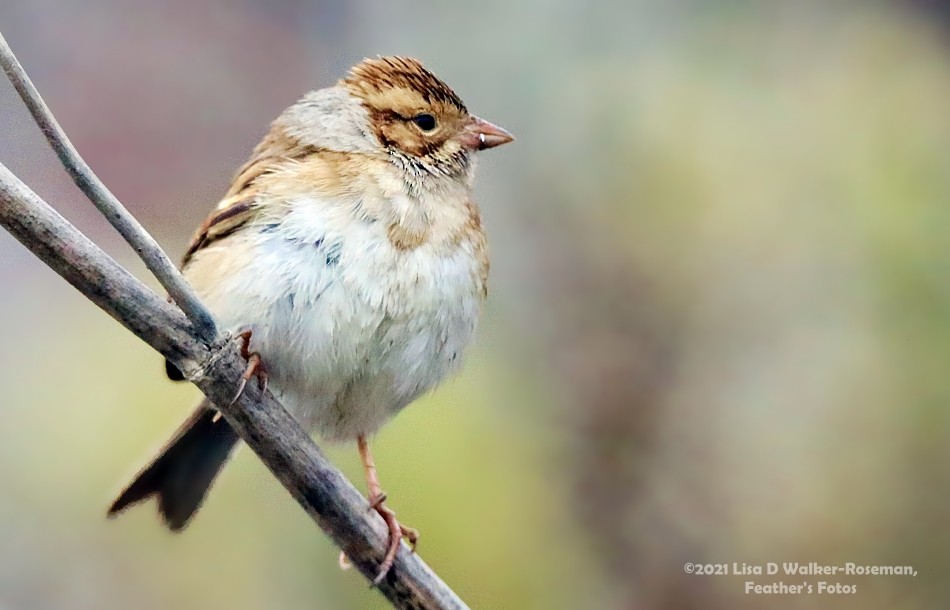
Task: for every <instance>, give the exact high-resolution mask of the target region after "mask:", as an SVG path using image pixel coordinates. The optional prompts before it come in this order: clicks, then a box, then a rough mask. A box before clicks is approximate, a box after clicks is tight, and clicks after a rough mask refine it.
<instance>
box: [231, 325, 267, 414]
mask: <svg viewBox="0 0 950 610" xmlns="http://www.w3.org/2000/svg"><path fill="white" fill-rule="evenodd" d="M234 339H235V340H236V341H238V342H240V344H241V357H242V358H244V359H245V360H247V368H245V369H244V373H242V374H241V383H240V385H238V391H237V393H236V394H235V395H234V398H232V399H231V404H232V405H233V404H234V403H235V402H237V399H238V398H240V397H241V394H243V393H244V388H245V387H247V382H248V381H250V380H251V377H257V387H259V388H260V389H261V392H265V391H266V390H267V371H265V370H264V363H263V362H262V361H261V355H260V353H258V352H252V351H250V345H251V331H250V330H245V331H244V332H241V333H238V334H237V335H236V336H235V337H234Z"/></svg>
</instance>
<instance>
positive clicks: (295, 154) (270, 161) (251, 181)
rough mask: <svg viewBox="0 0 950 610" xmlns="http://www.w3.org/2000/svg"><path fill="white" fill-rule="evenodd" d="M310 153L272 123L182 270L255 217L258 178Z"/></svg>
mask: <svg viewBox="0 0 950 610" xmlns="http://www.w3.org/2000/svg"><path fill="white" fill-rule="evenodd" d="M313 152H314V149H313V147H311V146H307V145H304V144H301V143H300V142H299V141H298V140H297V139H296V138H294V137H292V136H290V135H289V134H287V133H286V132H285V131H284V130H283V129H282V128H281V127H280V126H279V125H278V124H277V123H275V124H274V125H273V126H272V127H271V130H270V132H269V133H268V134H267V135H266V136H265V137H264V139H263V140H262V141H261V142H260V144H258V145H257V146H256V147H255V148H254V152H253V154H252V155H251V158H250V160H249V161H248V162H247V163H245V164H244V165H243V166H242V167H241V169H239V170H238V172H237V174H236V175H235V177H234V180H233V181H232V182H231V188H229V189H228V192H227V193H226V194H225V197H224V199H222V200H221V202H220V203H219V204H218V206H217V207H216V208H215V210H214V211H213V212H212V213H211V214H210V215H209V216H208V218H206V219H205V221H204V222H203V223H201V226H200V227H198V231H197V232H196V233H195V234H194V236H192V238H191V242H190V243H189V244H188V248H187V249H186V250H185V255H184V257H183V258H182V263H181V264H182V267H184V266H185V265H187V264H188V261H189V260H191V257H192V256H194V254H195V252H197V251H199V250H201V249H202V248H205V247H206V246H208V245H209V244H211V243H214V242H215V241H217V240H219V239H221V238H223V237H226V236H228V235H230V234H231V233H233V232H234V231H236V230H237V229H239V228H240V227H241V226H243V225H244V224H246V223H247V222H249V221H250V220H253V219H254V218H255V217H256V216H257V214H258V212H259V208H258V206H257V205H256V203H257V195H258V192H259V188H258V184H257V183H258V179H259V178H260V177H261V176H264V175H266V174H268V173H270V172H273V171H275V170H277V169H279V168H281V167H283V166H285V165H286V164H287V163H292V162H295V161H298V160H299V159H301V158H303V157H306V156H307V155H309V154H311V153H313Z"/></svg>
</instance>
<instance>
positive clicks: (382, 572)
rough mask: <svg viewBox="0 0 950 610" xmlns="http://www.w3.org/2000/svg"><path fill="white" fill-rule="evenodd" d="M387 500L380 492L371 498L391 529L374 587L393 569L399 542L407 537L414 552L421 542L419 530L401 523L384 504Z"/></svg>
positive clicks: (373, 506)
mask: <svg viewBox="0 0 950 610" xmlns="http://www.w3.org/2000/svg"><path fill="white" fill-rule="evenodd" d="M385 501H386V494H384V493H380V494H379V495H377V496H375V497H371V498H370V499H369V504H370V507H371V508H372V509H373V510H375V511H376V512H377V513H378V514H379V516H380V517H382V518H383V521H384V522H385V523H386V528H387V529H388V530H389V548H388V549H387V551H386V556H385V557H384V558H383V562H382V563H381V564H380V565H379V574H377V575H376V578H375V579H373V586H374V587H375V586H377V585H378V584H379V583H381V582H383V579H384V578H386V574H388V573H389V570H391V569H392V567H393V563H395V561H396V553H397V552H398V551H399V543H400V542H402V539H403V538H405V539H406V540H407V541H408V542H409V546H410V548H411V552H413V553H415V552H416V544H417V543H418V542H419V531H418V530H416V529H413V528H411V527H407V526H405V525H403V524H401V523H399V521H398V520H396V513H395V512H394V511H393V510H392V509H391V508H389V507H388V506H386V505H385V504H384V502H385Z"/></svg>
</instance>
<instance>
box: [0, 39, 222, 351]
mask: <svg viewBox="0 0 950 610" xmlns="http://www.w3.org/2000/svg"><path fill="white" fill-rule="evenodd" d="M0 67H3V71H4V72H6V73H7V78H9V79H10V82H11V83H13V86H14V87H15V88H16V90H17V93H19V94H20V98H22V99H23V102H24V103H25V104H26V107H27V108H28V109H29V110H30V114H32V115H33V120H34V121H36V124H37V125H39V127H40V130H42V132H43V135H44V136H46V140H47V141H48V142H49V144H50V146H52V147H53V150H54V151H56V155H57V156H58V157H59V160H60V162H61V163H62V164H63V167H65V168H66V171H67V172H69V175H70V176H71V177H72V179H73V182H75V183H76V186H78V187H79V188H80V189H81V190H82V192H83V193H84V194H85V195H86V197H88V198H89V200H90V201H92V203H93V204H94V205H95V206H96V207H97V208H98V209H99V211H100V212H102V215H103V216H105V217H106V219H107V220H108V221H109V222H110V223H111V224H112V226H113V227H115V229H116V230H117V231H118V232H119V234H121V235H122V237H123V239H125V241H126V242H128V243H129V245H130V246H132V248H133V249H134V250H135V252H136V253H137V254H138V255H139V257H140V258H141V259H142V260H143V261H144V262H145V266H146V267H148V270H149V271H151V272H152V274H153V275H154V276H155V277H156V278H158V281H159V282H160V283H161V284H162V287H163V288H165V290H166V291H168V295H169V296H170V297H171V298H172V300H173V301H175V303H176V304H177V305H178V306H179V307H180V308H181V310H182V311H184V312H185V315H186V316H188V319H189V320H191V322H192V324H194V326H195V330H196V331H197V333H198V336H199V337H200V338H201V340H202V341H204V342H205V343H208V344H210V343H211V342H213V341H214V340H215V338H216V337H217V330H216V329H215V325H214V318H212V317H211V313H210V312H209V311H208V309H207V308H206V307H205V306H204V304H202V303H201V301H199V300H198V297H197V296H196V295H195V293H194V291H193V290H192V289H191V286H189V285H188V283H187V282H186V281H185V278H183V277H182V275H181V273H179V272H178V268H177V267H176V266H175V264H174V263H172V261H171V260H170V259H169V258H168V255H166V254H165V252H164V251H163V250H162V248H161V246H159V245H158V242H156V241H155V239H154V238H153V237H152V236H151V235H149V234H148V232H147V231H146V230H145V229H144V228H143V227H142V225H141V224H139V221H137V220H136V219H135V217H134V216H132V215H131V214H129V211H128V210H126V209H125V207H124V206H123V205H122V204H121V203H120V202H119V200H118V199H116V197H115V195H113V194H112V192H111V191H109V189H108V188H106V185H104V184H103V183H102V181H101V180H99V178H97V177H96V175H95V174H94V173H92V169H90V168H89V165H87V164H86V162H85V161H84V160H83V158H82V157H80V156H79V153H78V152H77V151H76V148H75V147H74V146H73V145H72V143H71V142H70V141H69V138H67V137H66V133H65V132H63V129H62V127H60V126H59V123H58V122H57V121H56V118H55V117H53V114H52V113H51V112H50V110H49V108H48V107H47V106H46V102H44V101H43V98H42V97H40V94H39V92H38V91H37V90H36V87H34V86H33V82H32V81H31V80H30V77H29V76H27V74H26V71H25V70H24V69H23V66H21V65H20V62H19V61H17V58H16V56H15V55H14V54H13V50H11V49H10V46H9V45H8V44H7V41H6V40H5V39H4V38H3V34H0Z"/></svg>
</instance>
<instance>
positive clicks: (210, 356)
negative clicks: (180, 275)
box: [0, 165, 467, 610]
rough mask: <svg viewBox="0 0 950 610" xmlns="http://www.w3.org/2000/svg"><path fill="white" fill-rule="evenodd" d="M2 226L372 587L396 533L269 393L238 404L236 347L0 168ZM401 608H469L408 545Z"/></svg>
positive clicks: (250, 391)
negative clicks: (203, 409)
mask: <svg viewBox="0 0 950 610" xmlns="http://www.w3.org/2000/svg"><path fill="white" fill-rule="evenodd" d="M0 226H3V227H4V228H6V229H7V230H8V231H10V233H11V234H13V236H14V237H16V238H17V239H18V240H19V241H20V243H22V244H23V245H25V246H26V247H27V248H29V249H30V250H31V251H32V252H33V253H34V254H36V255H37V256H38V257H39V258H40V259H41V260H43V262H44V263H46V264H47V265H48V266H49V267H50V268H52V269H53V270H54V271H56V272H57V273H58V274H59V275H61V276H62V277H63V278H65V279H66V280H67V281H68V282H69V283H70V284H72V285H73V286H75V287H76V288H77V289H78V290H79V291H80V292H82V293H83V294H84V295H85V296H86V297H87V298H89V299H90V300H91V301H92V302H94V303H95V304H96V305H98V306H99V307H100V308H102V309H103V310H104V311H106V312H107V313H108V314H109V315H111V316H112V317H113V318H115V319H116V320H118V321H119V322H121V323H122V324H123V325H124V326H125V327H126V328H128V329H129V330H131V331H132V332H133V333H135V334H136V335H137V336H138V337H139V338H141V339H142V340H143V341H145V342H146V343H148V344H149V345H150V346H152V347H153V348H154V349H155V350H157V351H158V352H159V353H161V354H162V355H163V356H165V357H166V358H168V359H169V360H171V361H172V362H173V363H174V364H175V366H177V367H178V369H179V370H180V371H182V372H183V373H184V374H185V375H186V376H187V378H188V379H189V380H190V381H191V382H192V383H194V384H195V385H196V386H198V388H199V389H200V390H201V391H202V392H204V394H205V395H206V396H207V397H208V398H209V399H210V400H211V401H212V402H213V403H215V404H216V405H228V406H227V407H224V408H221V412H222V414H223V415H224V417H225V419H227V421H228V423H229V424H231V426H233V427H234V430H235V431H236V432H237V433H238V434H239V435H240V436H241V438H242V439H244V440H245V441H246V442H247V444H248V446H250V447H251V449H252V450H253V451H254V453H256V454H257V455H258V456H259V457H260V458H261V460H262V461H263V462H264V464H265V465H266V466H267V468H268V469H270V471H271V472H272V473H273V474H274V476H275V477H277V479H279V480H280V482H281V483H283V485H284V487H286V488H287V489H288V490H289V491H290V493H291V494H292V495H293V496H294V498H296V500H297V502H298V503H299V504H300V505H301V506H302V507H303V508H304V509H305V510H306V511H307V513H308V514H309V515H310V516H311V517H312V518H313V519H314V521H316V523H317V525H319V526H320V528H321V529H323V531H324V532H326V533H327V534H328V535H329V536H330V538H332V539H333V541H334V543H336V545H337V546H339V548H340V549H341V550H342V551H343V552H344V553H346V556H347V557H348V558H349V559H350V561H351V562H352V563H353V564H354V565H355V566H356V567H357V568H359V570H360V572H361V573H362V574H363V575H364V576H365V577H366V578H367V579H368V580H370V581H371V580H372V579H373V578H374V577H375V576H376V573H377V570H378V569H379V564H380V562H381V561H382V558H383V557H384V555H385V554H386V548H387V541H388V533H387V530H386V526H385V525H384V524H383V520H382V519H381V518H380V517H379V516H378V515H377V514H376V512H375V511H372V510H370V507H369V504H368V503H367V501H366V499H365V498H364V497H363V496H362V495H361V494H360V493H359V492H358V491H357V490H356V488H354V487H353V485H351V484H350V482H349V481H347V480H346V478H345V477H344V476H343V474H342V473H340V471H338V470H337V469H336V468H335V467H334V466H333V465H332V464H330V462H329V461H328V460H327V459H326V457H324V455H323V453H322V452H321V451H320V449H319V448H318V447H317V445H316V444H315V443H314V442H313V440H312V439H311V438H310V437H309V436H308V435H307V433H306V432H304V430H303V429H302V428H301V427H300V425H299V424H298V423H297V421H296V420H295V419H294V418H293V416H291V415H290V414H289V413H288V412H287V411H286V410H285V409H284V408H283V407H282V406H281V405H280V403H278V402H277V400H276V399H275V398H274V397H273V395H271V394H270V393H269V392H264V393H262V392H261V391H260V389H259V388H258V387H257V384H253V383H252V384H249V385H248V386H247V389H246V390H245V391H244V392H243V393H242V394H241V396H240V397H239V398H238V400H237V401H236V402H234V403H233V404H230V403H231V399H232V397H233V396H234V388H235V387H237V384H238V383H239V380H240V378H241V374H242V372H243V370H244V366H245V363H244V361H243V359H242V358H241V356H240V354H239V353H238V349H237V346H235V345H234V343H233V342H230V341H224V342H221V343H218V344H215V345H211V346H209V345H208V344H206V343H204V342H203V341H202V340H200V339H199V338H198V337H197V335H196V333H195V330H194V327H193V325H192V324H190V323H189V321H188V320H187V319H186V318H185V316H184V315H182V313H181V312H180V311H179V310H178V309H176V308H175V307H173V306H172V305H170V304H168V303H167V302H165V301H164V300H162V299H161V298H160V297H159V296H158V295H156V294H155V293H154V292H152V291H151V290H149V289H148V287H146V286H145V285H144V284H142V283H141V282H140V281H139V280H137V279H136V278H135V277H133V276H132V275H131V274H130V273H129V272H128V271H126V270H125V269H123V268H122V267H121V266H120V265H119V264H118V263H116V262H115V261H114V260H113V259H112V258H110V257H109V255H107V254H106V253H105V252H103V251H102V250H100V249H99V247H98V246H96V245H95V244H94V243H92V242H91V241H90V240H89V239H88V238H86V236H84V235H83V234H82V233H80V232H79V230H78V229H76V228H75V227H74V226H72V225H71V224H70V223H69V222H68V221H66V220H65V219H64V218H63V217H62V216H60V215H59V214H58V213H57V212H56V211H55V210H53V209H52V208H51V207H50V206H49V204H47V203H46V202H45V201H43V200H42V199H40V197H39V196H38V195H36V194H35V193H34V192H33V191H31V190H30V189H29V187H27V186H26V185H25V184H23V182H21V181H20V180H19V179H18V178H17V177H16V176H14V175H13V173H11V172H10V171H9V170H8V169H7V168H6V167H4V166H3V165H0ZM379 589H380V591H381V592H382V594H383V595H385V596H386V598H387V599H388V600H389V601H390V602H391V603H392V605H393V606H394V607H396V608H405V609H407V610H408V609H410V608H411V609H415V610H466V608H467V606H466V605H465V604H464V603H463V602H462V600H461V599H459V598H458V596H457V595H456V594H455V593H454V592H453V591H452V590H451V589H450V588H449V587H448V586H447V585H446V584H445V583H444V582H442V581H441V580H440V579H439V577H438V576H437V575H436V574H435V573H434V572H433V571H432V570H431V568H429V566H427V565H426V564H425V562H423V561H422V559H420V558H419V556H418V555H416V554H413V553H411V552H410V551H409V548H408V547H407V546H406V545H405V544H403V545H401V547H400V549H399V553H398V554H397V556H396V563H395V564H394V565H393V568H392V570H390V572H389V574H388V575H387V576H386V578H385V579H384V580H383V582H382V583H380V584H379Z"/></svg>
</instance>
